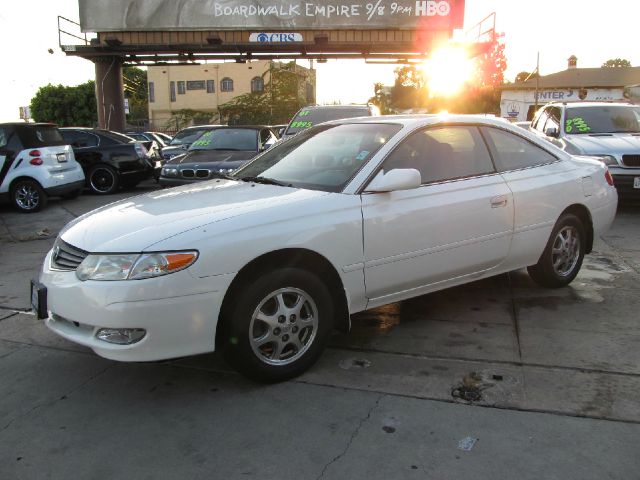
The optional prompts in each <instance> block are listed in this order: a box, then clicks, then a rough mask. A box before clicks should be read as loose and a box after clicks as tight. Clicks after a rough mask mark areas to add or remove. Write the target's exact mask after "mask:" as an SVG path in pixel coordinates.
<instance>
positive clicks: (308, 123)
mask: <svg viewBox="0 0 640 480" xmlns="http://www.w3.org/2000/svg"><path fill="white" fill-rule="evenodd" d="M369 116H371V110H370V109H369V107H360V106H358V107H322V108H317V107H316V108H303V109H302V110H300V111H299V112H298V113H297V114H296V116H295V117H293V120H291V123H290V124H289V127H288V128H287V131H286V133H285V134H286V135H294V134H296V133H298V132H300V131H302V130H306V129H307V128H311V127H313V126H315V125H318V124H319V123H324V122H328V121H330V120H339V119H341V118H355V117H369Z"/></svg>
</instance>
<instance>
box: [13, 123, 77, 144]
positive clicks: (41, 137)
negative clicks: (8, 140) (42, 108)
mask: <svg viewBox="0 0 640 480" xmlns="http://www.w3.org/2000/svg"><path fill="white" fill-rule="evenodd" d="M16 130H17V132H18V136H19V137H20V141H21V142H22V145H23V146H24V148H41V147H57V146H60V145H67V142H66V141H65V139H64V138H62V135H61V134H60V130H58V127H55V126H53V125H29V126H25V127H23V128H17V129H16Z"/></svg>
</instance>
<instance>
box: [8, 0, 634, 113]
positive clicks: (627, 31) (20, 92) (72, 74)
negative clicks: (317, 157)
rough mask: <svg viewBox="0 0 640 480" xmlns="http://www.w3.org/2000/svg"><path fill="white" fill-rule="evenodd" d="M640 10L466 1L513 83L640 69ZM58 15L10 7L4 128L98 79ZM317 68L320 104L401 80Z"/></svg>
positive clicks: (65, 5)
mask: <svg viewBox="0 0 640 480" xmlns="http://www.w3.org/2000/svg"><path fill="white" fill-rule="evenodd" d="M105 1H108V0H105ZM634 6H635V7H634ZM637 9H638V7H637V4H636V2H635V1H632V0H609V1H607V2H602V1H600V0H582V1H575V0H535V1H526V2H525V1H522V0H466V6H465V28H470V27H472V26H473V25H474V24H476V23H477V22H478V21H480V20H482V19H483V18H484V17H485V16H487V15H488V14H490V13H492V12H495V13H496V30H497V31H498V32H502V33H504V43H505V55H506V58H507V65H508V66H507V71H506V74H505V77H506V79H507V80H510V81H513V79H514V78H515V76H516V74H517V73H518V72H520V71H523V70H525V71H532V70H533V69H535V65H536V55H537V53H538V52H540V73H541V74H542V75H546V74H550V73H554V72H557V71H561V70H565V69H566V68H567V58H569V56H571V55H576V56H577V57H578V67H599V66H600V65H601V64H602V63H603V62H605V61H606V60H608V59H610V58H617V57H620V58H626V59H627V60H629V61H631V64H632V65H633V66H640V49H638V48H637V40H636V38H635V34H634V32H635V29H636V28H638V26H637V24H638V21H637V18H638V15H637ZM58 15H62V16H64V17H67V18H69V19H71V20H78V1H77V0H55V1H51V0H20V1H15V0H3V8H2V9H1V10H0V45H2V46H3V47H2V50H3V57H4V62H5V63H4V65H5V67H4V68H3V74H2V75H0V91H1V92H3V95H2V102H0V121H10V120H16V119H17V118H18V115H19V107H20V106H26V105H28V104H29V103H30V100H31V98H32V97H33V96H34V95H35V93H36V92H37V90H38V88H40V87H42V86H44V85H47V84H49V83H52V84H55V85H57V84H63V85H78V84H80V83H84V82H86V81H87V80H90V79H92V78H93V77H94V69H93V64H92V63H91V62H89V61H87V60H83V59H79V58H73V57H67V56H66V55H65V54H64V53H63V52H62V51H61V50H60V48H59V46H58V25H57V16H58ZM49 49H52V50H53V53H49V51H48V50H49ZM316 67H317V80H318V86H317V97H318V102H319V103H333V102H340V103H361V102H365V101H366V100H367V99H368V98H370V97H371V96H373V84H374V83H375V82H383V83H385V84H392V83H393V79H394V75H393V69H394V67H393V66H390V65H367V64H365V63H364V62H363V61H360V60H353V61H347V60H342V61H339V62H338V61H329V62H328V63H326V64H316Z"/></svg>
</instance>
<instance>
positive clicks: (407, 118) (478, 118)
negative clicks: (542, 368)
mask: <svg viewBox="0 0 640 480" xmlns="http://www.w3.org/2000/svg"><path fill="white" fill-rule="evenodd" d="M344 123H397V124H401V125H404V126H407V127H412V126H416V127H417V126H421V125H424V126H426V125H435V124H439V123H447V124H451V123H463V124H478V123H481V124H484V125H493V126H497V127H504V126H507V125H511V124H510V123H509V122H508V121H506V120H504V119H503V118H501V117H487V116H484V115H464V114H448V113H447V114H412V115H380V116H377V117H356V118H342V119H339V120H331V121H328V122H324V123H323V125H327V124H344ZM513 128H515V127H513ZM516 131H518V130H516Z"/></svg>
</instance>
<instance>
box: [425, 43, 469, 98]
mask: <svg viewBox="0 0 640 480" xmlns="http://www.w3.org/2000/svg"><path fill="white" fill-rule="evenodd" d="M473 67H474V61H473V60H472V59H470V58H468V57H467V54H466V52H465V51H464V49H462V48H455V47H443V48H440V49H439V50H436V51H435V52H433V54H432V55H431V57H430V58H429V59H427V60H425V62H424V65H423V67H422V68H423V70H424V73H425V77H426V78H427V84H428V86H429V94H430V95H431V96H446V97H448V96H452V95H455V94H456V93H459V92H460V91H461V90H462V87H464V84H465V83H466V82H467V80H469V79H470V77H471V74H472V73H473Z"/></svg>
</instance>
